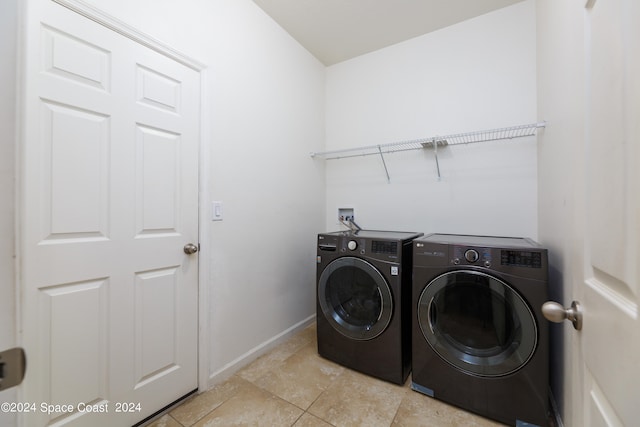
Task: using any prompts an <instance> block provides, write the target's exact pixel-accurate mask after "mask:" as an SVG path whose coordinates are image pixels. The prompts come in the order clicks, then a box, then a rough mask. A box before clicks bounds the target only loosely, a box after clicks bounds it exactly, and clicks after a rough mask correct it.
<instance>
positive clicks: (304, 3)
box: [253, 0, 522, 65]
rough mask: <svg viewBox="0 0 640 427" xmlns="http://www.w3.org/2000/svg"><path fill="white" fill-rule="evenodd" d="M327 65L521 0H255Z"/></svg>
mask: <svg viewBox="0 0 640 427" xmlns="http://www.w3.org/2000/svg"><path fill="white" fill-rule="evenodd" d="M253 1H254V2H255V3H256V4H257V5H258V6H260V8H262V9H263V10H264V11H265V12H266V13H267V14H268V15H269V16H271V17H272V18H273V19H274V20H275V21H276V22H277V23H278V24H279V25H280V26H281V27H283V28H284V29H285V30H286V31H287V32H288V33H289V34H291V36H293V38H295V39H296V40H297V41H298V42H299V43H300V44H301V45H302V46H304V47H305V48H306V49H307V50H309V51H310V52H311V53H312V54H313V55H314V56H315V57H316V58H318V59H319V60H320V61H322V63H324V64H325V65H333V64H336V63H338V62H341V61H345V60H347V59H351V58H354V57H356V56H360V55H362V54H365V53H368V52H373V51H375V50H378V49H381V48H383V47H387V46H391V45H393V44H396V43H399V42H402V41H405V40H408V39H411V38H413V37H417V36H421V35H423V34H426V33H429V32H431V31H435V30H438V29H440V28H444V27H447V26H449V25H453V24H456V23H458V22H462V21H464V20H467V19H470V18H474V17H476V16H479V15H483V14H485V13H488V12H491V11H493V10H496V9H500V8H502V7H505V6H509V5H512V4H514V3H518V2H520V1H522V0H253Z"/></svg>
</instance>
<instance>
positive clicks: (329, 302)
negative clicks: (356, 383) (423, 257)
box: [316, 230, 423, 384]
mask: <svg viewBox="0 0 640 427" xmlns="http://www.w3.org/2000/svg"><path fill="white" fill-rule="evenodd" d="M422 235H423V234H422V233H408V232H394V231H372V230H359V231H354V232H351V231H348V232H333V233H325V234H319V235H318V246H317V255H318V256H317V288H316V290H317V294H316V296H317V298H316V301H317V305H316V306H317V316H316V317H317V337H318V353H319V354H320V356H322V357H324V358H326V359H329V360H331V361H334V362H336V363H339V364H341V365H343V366H345V367H347V368H350V369H354V370H356V371H360V372H362V373H365V374H368V375H371V376H373V377H376V378H379V379H382V380H386V381H389V382H392V383H396V384H403V383H404V382H405V381H406V379H407V376H408V375H409V372H410V369H411V262H412V257H411V250H412V246H411V242H412V240H413V239H415V238H416V237H419V236H422Z"/></svg>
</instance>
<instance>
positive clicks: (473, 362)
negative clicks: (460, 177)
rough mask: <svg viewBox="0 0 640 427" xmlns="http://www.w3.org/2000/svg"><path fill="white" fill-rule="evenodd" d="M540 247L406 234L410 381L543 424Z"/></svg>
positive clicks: (500, 414) (544, 292) (520, 421)
mask: <svg viewBox="0 0 640 427" xmlns="http://www.w3.org/2000/svg"><path fill="white" fill-rule="evenodd" d="M547 277H548V265H547V250H546V249H544V248H542V247H541V246H540V245H539V244H537V243H536V242H534V241H533V240H530V239H525V238H510V237H491V236H465V235H449V234H431V235H428V236H425V237H422V238H419V239H416V240H414V241H413V292H412V295H413V296H412V299H413V316H412V317H413V336H412V338H413V346H412V369H413V371H412V384H411V387H412V388H413V389H414V390H416V391H418V392H421V393H424V394H427V395H429V396H431V397H434V398H436V399H440V400H443V401H445V402H448V403H451V404H453V405H456V406H458V407H461V408H464V409H467V410H470V411H472V412H475V413H477V414H480V415H483V416H485V417H488V418H492V419H495V420H498V421H501V422H504V423H507V424H509V425H516V426H530V425H538V426H547V425H549V421H548V415H549V404H548V384H549V382H548V381H549V378H548V377H549V374H548V369H549V368H548V366H549V362H548V361H549V345H548V323H547V321H546V320H545V319H544V317H543V315H542V311H541V307H542V304H543V303H544V302H545V301H547V299H548V298H547V297H548V283H547Z"/></svg>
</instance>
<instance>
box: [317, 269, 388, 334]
mask: <svg viewBox="0 0 640 427" xmlns="http://www.w3.org/2000/svg"><path fill="white" fill-rule="evenodd" d="M318 302H319V303H320V307H321V309H322V313H323V314H324V317H325V318H326V319H327V320H328V321H329V323H330V324H331V326H333V328H334V329H335V330H337V331H338V332H340V333H341V334H343V335H344V336H346V337H348V338H352V339H355V340H370V339H373V338H375V337H377V336H378V335H380V334H381V333H382V332H384V330H385V329H386V328H387V326H388V325H389V322H391V315H392V311H393V299H392V296H391V289H390V288H389V285H388V284H387V281H386V280H385V279H384V277H383V276H382V274H381V273H380V271H379V270H378V269H377V268H375V267H374V266H373V265H371V264H370V263H368V262H367V261H364V260H362V259H360V258H354V257H342V258H338V259H336V260H335V261H332V262H331V263H329V265H327V267H326V268H325V269H324V270H323V271H322V274H321V275H320V279H319V280H318Z"/></svg>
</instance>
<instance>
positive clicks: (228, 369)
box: [202, 313, 316, 391]
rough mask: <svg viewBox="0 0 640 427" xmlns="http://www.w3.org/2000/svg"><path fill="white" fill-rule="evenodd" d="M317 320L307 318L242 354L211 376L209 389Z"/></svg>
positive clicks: (313, 316)
mask: <svg viewBox="0 0 640 427" xmlns="http://www.w3.org/2000/svg"><path fill="white" fill-rule="evenodd" d="M315 320H316V315H315V313H314V314H312V315H311V316H309V317H307V318H306V319H304V320H302V321H300V322H298V323H296V324H295V325H293V326H291V327H290V328H288V329H286V330H284V331H283V332H281V333H279V334H278V335H276V336H274V337H272V338H270V339H268V340H267V341H265V342H263V343H262V344H260V345H258V346H256V347H254V348H252V349H251V350H249V351H247V352H246V353H244V354H242V355H241V356H239V357H237V358H236V359H234V360H232V361H231V362H229V363H227V364H226V365H224V366H223V367H222V368H220V369H218V370H217V371H216V372H213V373H212V374H211V375H209V388H212V387H213V386H215V385H216V384H219V383H221V382H223V381H224V380H226V379H227V378H229V377H230V376H231V375H233V374H234V373H236V372H237V371H239V370H240V369H242V368H244V367H245V366H247V365H248V364H249V363H251V362H253V361H254V360H256V359H257V358H258V357H260V356H262V355H263V354H265V353H267V352H269V351H270V350H272V349H273V348H275V347H276V346H277V345H278V344H281V343H283V342H285V341H286V340H288V339H289V338H291V336H293V335H295V334H296V333H298V332H300V331H301V330H303V329H304V328H306V327H307V326H309V325H311V324H312V323H313V322H314V321H315ZM202 391H204V390H202Z"/></svg>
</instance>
